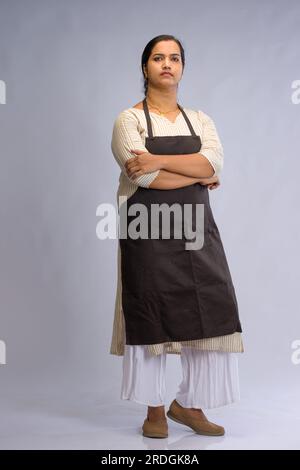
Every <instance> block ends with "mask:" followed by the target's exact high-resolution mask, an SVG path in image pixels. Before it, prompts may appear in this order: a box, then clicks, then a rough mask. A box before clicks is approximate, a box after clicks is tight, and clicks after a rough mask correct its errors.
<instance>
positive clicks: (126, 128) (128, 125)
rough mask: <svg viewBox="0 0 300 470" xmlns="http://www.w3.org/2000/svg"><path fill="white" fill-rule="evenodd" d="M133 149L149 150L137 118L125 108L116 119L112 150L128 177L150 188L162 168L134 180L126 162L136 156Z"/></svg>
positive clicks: (134, 182) (136, 183) (139, 184)
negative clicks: (128, 172) (142, 136)
mask: <svg viewBox="0 0 300 470" xmlns="http://www.w3.org/2000/svg"><path fill="white" fill-rule="evenodd" d="M132 149H137V150H144V152H148V150H147V148H146V147H145V145H144V143H143V141H142V138H141V135H140V133H139V131H138V120H137V118H136V117H135V116H134V115H133V114H132V113H130V112H128V111H126V110H125V111H122V112H121V113H120V114H119V115H118V116H117V118H116V120H115V123H114V127H113V133H112V140H111V150H112V153H113V155H114V157H115V160H116V161H117V163H118V165H119V167H120V169H121V171H122V172H123V174H124V175H125V176H126V178H127V179H128V180H129V181H131V182H132V183H133V184H135V185H136V186H142V187H143V188H148V187H149V185H150V184H151V183H152V181H153V180H154V179H155V178H156V177H157V175H158V173H159V171H160V170H156V171H153V172H151V173H145V174H144V175H141V176H138V177H137V178H135V179H134V180H133V179H132V178H129V177H128V175H127V172H126V168H125V162H126V160H128V159H129V158H132V157H134V154H133V153H131V152H130V150H132Z"/></svg>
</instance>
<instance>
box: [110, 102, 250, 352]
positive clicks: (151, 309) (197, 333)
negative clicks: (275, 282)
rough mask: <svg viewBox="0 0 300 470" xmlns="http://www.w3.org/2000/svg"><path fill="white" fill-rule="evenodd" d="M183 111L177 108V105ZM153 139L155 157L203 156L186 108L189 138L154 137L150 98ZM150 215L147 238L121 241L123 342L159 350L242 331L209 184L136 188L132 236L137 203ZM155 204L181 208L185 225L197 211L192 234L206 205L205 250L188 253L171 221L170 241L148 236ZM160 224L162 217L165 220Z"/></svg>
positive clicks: (150, 139) (150, 142)
mask: <svg viewBox="0 0 300 470" xmlns="http://www.w3.org/2000/svg"><path fill="white" fill-rule="evenodd" d="M178 106H179V105H178ZM143 107H144V112H145V116H146V120H147V128H148V136H149V137H146V139H145V146H146V148H147V150H148V152H150V153H152V154H157V155H159V154H160V155H162V154H163V155H172V154H173V155H174V154H175V155H176V154H182V155H183V154H190V153H197V152H200V149H201V139H200V136H198V135H196V133H195V131H194V129H193V126H192V124H191V123H190V121H189V119H188V117H187V115H186V113H185V112H184V109H183V108H182V107H181V106H179V108H180V110H181V112H182V114H183V117H184V119H185V121H186V123H187V125H188V127H189V130H190V132H191V135H184V136H181V135H176V136H157V137H153V133H152V126H151V118H150V114H149V110H148V105H147V102H146V99H144V101H143ZM136 203H140V204H143V205H144V206H145V207H146V208H147V211H148V236H149V238H148V239H143V238H137V239H132V238H130V236H129V235H128V232H127V238H121V239H120V240H119V243H120V249H121V275H122V308H123V312H124V319H125V331H126V344H131V345H136V344H144V345H146V344H157V343H164V342H170V341H171V342H172V341H187V340H196V339H202V338H211V337H215V336H223V335H227V334H232V333H234V332H237V331H238V332H242V328H241V324H240V320H239V313H238V304H237V300H236V296H235V290H234V286H233V283H232V279H231V274H230V271H229V267H228V263H227V259H226V255H225V251H224V248H223V244H222V241H221V237H220V234H219V230H218V227H217V225H216V223H215V220H214V217H213V214H212V210H211V207H210V203H209V194H208V189H207V187H206V186H202V185H201V184H200V183H195V184H192V185H190V186H186V187H184V188H178V189H171V190H161V189H152V188H142V187H140V186H139V187H138V188H137V190H136V191H135V193H134V194H133V195H132V196H131V197H129V198H128V199H127V202H126V204H127V209H126V217H127V224H126V226H127V230H128V227H129V224H130V223H131V222H132V220H134V219H136V218H137V217H138V216H139V212H137V214H136V215H134V216H132V215H128V213H129V210H130V207H131V206H132V205H133V204H136ZM152 204H159V205H160V204H167V205H168V206H172V204H179V205H180V206H181V214H182V218H181V222H179V224H181V223H183V214H184V211H185V209H184V207H183V205H184V204H190V205H191V206H192V219H191V225H192V229H193V230H195V229H196V215H195V212H196V210H195V208H196V204H203V205H204V244H203V246H202V248H200V249H197V250H194V249H192V250H191V249H189V250H187V249H186V242H190V241H193V240H191V239H190V238H186V237H185V235H184V231H183V227H182V237H181V238H176V237H175V235H174V233H175V232H174V230H175V226H176V224H177V222H176V221H175V220H176V219H175V218H174V219H173V218H172V212H170V213H171V217H170V221H171V223H170V238H169V239H167V238H163V237H162V224H159V227H158V229H159V230H158V232H159V237H158V238H156V239H153V238H151V206H152ZM160 220H161V219H160Z"/></svg>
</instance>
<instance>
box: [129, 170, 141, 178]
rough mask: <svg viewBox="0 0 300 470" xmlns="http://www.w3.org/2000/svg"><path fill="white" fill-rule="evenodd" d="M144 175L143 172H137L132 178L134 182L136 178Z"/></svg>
mask: <svg viewBox="0 0 300 470" xmlns="http://www.w3.org/2000/svg"><path fill="white" fill-rule="evenodd" d="M142 174H143V173H142V172H141V171H136V172H135V173H134V174H133V175H132V176H131V178H132V179H133V180H135V179H136V178H138V177H139V176H141V175H142Z"/></svg>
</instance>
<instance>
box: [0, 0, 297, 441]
mask: <svg viewBox="0 0 300 470" xmlns="http://www.w3.org/2000/svg"><path fill="white" fill-rule="evenodd" d="M299 14H300V4H299V2H298V1H293V0H288V1H282V0H281V1H276V0H273V1H271V0H269V1H266V0H265V1H261V0H260V1H237V0H236V1H233V0H226V1H221V0H219V1H216V0H212V1H210V2H207V1H205V2H204V1H195V0H194V1H191V0H186V1H184V2H179V1H178V2H176V1H174V0H172V1H171V0H165V1H164V2H158V1H157V2H154V3H150V2H147V1H144V0H136V1H134V0H127V1H112V2H104V1H96V0H88V1H84V0H63V1H61V0H60V1H58V0H57V1H53V0H52V1H50V0H43V1H37V0H25V1H21V0H20V1H16V0H7V1H4V0H1V1H0V80H4V81H5V83H6V87H7V90H6V92H7V96H6V104H1V105H0V146H1V147H0V150H1V171H0V178H1V182H0V191H1V194H0V197H1V206H0V207H1V279H0V298H1V317H0V339H1V340H3V341H5V343H6V348H7V358H6V360H7V363H6V364H5V365H0V381H1V387H0V388H1V404H2V406H3V409H5V410H6V421H5V426H3V429H2V431H1V438H2V441H1V443H2V444H1V447H3V448H14V447H18V446H19V447H22V446H23V447H33V448H35V447H38V446H42V445H44V446H51V445H53V446H54V447H55V446H59V444H58V441H55V439H54V438H53V441H51V440H50V441H47V439H46V438H45V439H46V440H45V442H44V441H43V442H44V444H42V443H41V442H42V441H39V439H41V436H42V435H43V436H45V433H46V429H47V430H49V429H52V428H51V426H50V428H49V422H51V419H53V417H54V416H56V417H57V419H58V421H56V422H53V423H52V425H53V436H54V435H55V436H57V434H55V433H57V432H58V429H63V432H65V431H66V433H68V432H69V431H70V429H72V430H74V423H76V424H78V423H79V422H80V423H81V424H82V423H84V425H86V426H87V429H88V431H89V432H90V428H89V426H92V427H93V431H94V432H98V430H99V428H100V423H101V425H102V424H103V418H104V417H105V419H106V422H108V424H107V427H108V428H109V429H110V431H111V435H110V438H111V440H110V441H106V442H104V441H103V440H102V441H101V444H100V443H99V440H98V438H96V437H95V435H94V434H93V436H94V437H95V440H94V441H93V440H90V441H89V440H85V439H86V435H85V437H84V438H83V437H82V439H81V440H79V441H78V442H77V441H76V440H74V441H72V439H71V438H70V440H69V441H65V443H64V444H61V446H63V445H65V446H66V447H67V446H70V447H72V446H73V447H80V446H83V447H84V446H89V445H90V446H92V447H97V448H99V447H100V448H111V447H112V446H113V445H115V446H116V445H117V442H119V444H120V443H121V441H122V439H123V435H122V434H118V438H116V436H115V435H114V431H116V430H118V426H119V424H120V421H119V419H120V416H122V417H123V418H124V420H125V421H126V420H127V418H128V410H130V413H129V414H130V416H131V417H132V416H134V417H135V421H134V423H135V424H134V425H133V426H135V425H136V424H137V422H140V421H141V420H142V418H144V414H145V407H143V406H141V405H137V404H134V403H128V402H126V403H125V402H122V403H120V399H119V394H120V386H121V373H122V357H117V356H113V355H110V354H109V348H110V341H111V334H112V322H113V310H114V300H115V289H116V274H117V271H116V268H117V257H116V255H117V251H116V250H117V240H99V239H98V238H97V236H96V225H97V223H98V220H99V219H98V218H97V216H96V209H97V206H98V205H99V204H101V203H104V202H105V203H107V202H108V203H111V204H113V205H115V207H116V191H117V186H118V177H119V168H118V166H117V164H116V162H115V160H114V158H113V155H112V153H111V149H110V142H111V133H112V126H113V122H114V119H115V118H116V116H117V115H118V114H119V112H120V111H122V110H123V109H125V108H128V107H131V106H133V105H134V104H135V103H137V102H138V101H140V100H141V99H142V98H143V88H142V78H141V77H142V76H141V72H140V59H141V54H142V51H143V48H144V47H145V45H146V43H147V42H148V41H149V40H150V39H151V38H153V37H154V36H156V35H158V34H174V35H175V36H177V37H178V38H179V39H180V40H181V41H182V43H183V47H184V48H185V52H186V67H185V70H184V75H183V78H182V81H181V83H180V85H179V93H178V101H179V102H180V103H181V104H182V105H183V106H185V107H191V108H193V109H201V110H203V111H204V112H206V113H207V114H209V115H210V116H211V117H212V118H213V120H214V122H215V124H216V126H217V130H218V132H219V135H220V138H221V141H222V144H223V147H224V168H223V172H222V174H221V186H220V187H219V188H218V189H217V190H214V191H210V192H209V194H210V199H211V205H212V208H213V211H214V215H215V220H216V222H217V224H218V227H219V230H220V233H221V236H222V240H223V243H224V247H225V251H226V254H227V258H228V262H229V266H230V269H231V273H232V277H233V281H234V284H235V289H236V294H237V298H238V302H239V308H240V318H241V322H242V327H243V330H244V333H243V338H244V344H245V353H244V354H242V355H239V358H240V379H241V393H242V397H243V400H242V402H241V404H240V405H234V406H233V407H232V408H231V409H230V411H228V408H226V409H225V408H224V409H221V410H216V411H215V412H211V414H210V416H218V418H219V419H220V418H221V417H224V419H225V417H226V418H227V417H229V416H233V415H234V416H235V419H236V422H237V423H240V421H241V414H242V413H244V415H242V416H243V420H244V422H247V421H246V420H247V418H248V417H249V416H250V415H251V416H253V414H254V415H255V410H258V409H260V412H261V413H260V414H259V413H258V411H257V415H256V417H257V420H258V421H257V422H256V423H255V425H254V424H253V430H254V429H255V432H256V433H258V432H259V431H258V429H260V425H261V424H262V426H264V423H265V420H266V419H270V420H271V419H272V416H273V417H276V416H278V407H279V409H280V410H281V412H282V413H283V415H284V417H285V418H287V417H292V416H293V419H295V420H299V417H300V413H299V403H298V400H297V398H296V397H297V396H298V395H299V391H300V364H299V365H296V364H293V363H292V361H291V355H292V352H293V350H292V348H291V343H292V341H294V340H296V339H299V338H300V321H299V300H298V299H299V295H298V294H299V248H298V239H299V238H298V237H299V234H298V232H299V198H300V191H299V181H298V171H299V145H298V142H299V122H300V105H297V104H296V103H293V101H292V93H293V89H292V83H293V81H294V80H299V79H300V75H299V44H300V32H299ZM298 95H299V93H298ZM167 362H168V398H169V399H170V401H171V400H172V399H173V396H174V393H175V391H176V388H177V385H178V384H179V381H180V379H181V368H180V357H179V356H172V355H168V359H167ZM47 394H48V395H47ZM247 400H248V401H247ZM259 400H263V401H259ZM293 400H294V401H293ZM270 402H272V403H273V404H274V407H275V404H277V405H276V406H277V408H276V410H275V408H274V409H273V410H271V409H270V410H269V412H268V413H267V412H266V411H265V410H266V406H267V405H268V404H270ZM243 406H244V408H243ZM239 407H240V408H239ZM25 410H26V411H25ZM250 410H252V411H250ZM38 412H39V413H42V414H41V415H39V418H38V422H39V423H40V427H39V426H38V425H37V428H35V427H34V426H35V425H33V421H32V420H33V416H35V414H36V413H38ZM22 413H25V415H24V414H22ZM26 413H27V414H26ZM213 413H217V414H215V415H214V414H213ZM226 413H227V414H226ZM70 416H72V419H73V421H72V426H70V429H69V428H68V426H67V427H66V428H65V427H64V426H66V424H65V422H63V421H64V420H63V417H65V418H70ZM23 418H24V419H23ZM228 419H229V418H228ZM26 420H27V421H26ZM49 420H50V421H49ZM59 420H61V422H60V421H59ZM24 422H27V423H28V422H30V423H31V424H30V426H29V424H27V425H25V424H24ZM298 422H299V421H298ZM2 423H3V421H2ZM20 423H21V424H20ZM46 423H47V424H46ZM58 423H59V424H58ZM126 423H127V421H126ZM286 423H287V422H286ZM294 423H296V421H294ZM123 425H124V423H123ZM121 426H122V425H121ZM29 427H30V429H31V430H33V431H32V432H33V434H35V437H34V436H33V437H32V436H28V429H29ZM125 428H126V427H125ZM125 428H122V429H123V431H124V432H125V431H126V432H127V428H126V429H125ZM287 428H288V426H287ZM41 429H42V430H43V431H41ZM263 429H265V428H263ZM270 429H271V425H270ZM289 429H290V428H289ZM106 430H107V428H106ZM239 431H241V429H240V428H239V429H238V431H237V434H238V432H239ZM43 432H44V434H43ZM70 432H71V431H70ZM116 432H117V431H116ZM135 432H136V431H135V430H134V432H133V437H134V439H136V435H135ZM107 435H108V434H107V433H106V436H107ZM74 439H75V438H74ZM118 439H119V441H118ZM253 439H254V438H253ZM278 440H280V439H279V437H278ZM254 441H255V439H254V440H253V441H252V440H251V439H250V437H249V436H248V439H246V438H245V443H244V445H245V446H250V447H251V445H252V446H255V443H254ZM225 442H226V441H225ZM227 442H229V441H227ZM120 445H121V444H120ZM132 445H133V444H132ZM198 445H199V443H198ZM234 445H235V446H238V445H239V444H238V443H237V442H236V443H235V444H232V446H234ZM256 445H258V444H256ZM261 445H263V444H261ZM266 445H267V444H266ZM269 445H270V446H271V445H272V444H271V443H269ZM288 445H289V446H292V443H289V444H287V446H288ZM224 446H225V444H224ZM125 447H126V446H125ZM125 447H124V448H125Z"/></svg>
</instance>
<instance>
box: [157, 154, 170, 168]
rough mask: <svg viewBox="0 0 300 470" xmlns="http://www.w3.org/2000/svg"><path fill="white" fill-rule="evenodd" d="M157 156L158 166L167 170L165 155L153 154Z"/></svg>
mask: <svg viewBox="0 0 300 470" xmlns="http://www.w3.org/2000/svg"><path fill="white" fill-rule="evenodd" d="M154 156H156V157H158V158H159V166H160V169H161V170H167V158H168V157H167V155H158V156H157V155H154Z"/></svg>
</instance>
